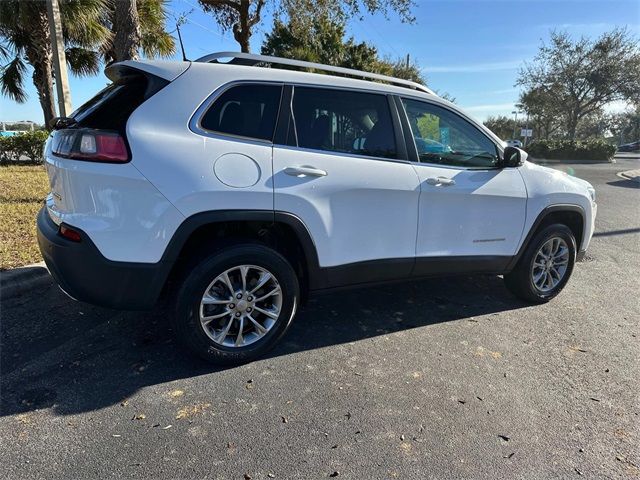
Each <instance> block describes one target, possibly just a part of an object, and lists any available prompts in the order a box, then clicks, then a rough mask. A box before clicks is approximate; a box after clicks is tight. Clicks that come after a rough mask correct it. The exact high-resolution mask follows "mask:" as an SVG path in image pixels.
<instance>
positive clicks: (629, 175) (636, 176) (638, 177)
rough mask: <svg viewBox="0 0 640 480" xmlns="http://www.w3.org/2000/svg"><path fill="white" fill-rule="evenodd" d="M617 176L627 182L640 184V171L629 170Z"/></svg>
mask: <svg viewBox="0 0 640 480" xmlns="http://www.w3.org/2000/svg"><path fill="white" fill-rule="evenodd" d="M616 175H618V177H620V178H624V179H625V180H631V181H632V182H636V183H640V170H627V171H626V172H618V173H617V174H616Z"/></svg>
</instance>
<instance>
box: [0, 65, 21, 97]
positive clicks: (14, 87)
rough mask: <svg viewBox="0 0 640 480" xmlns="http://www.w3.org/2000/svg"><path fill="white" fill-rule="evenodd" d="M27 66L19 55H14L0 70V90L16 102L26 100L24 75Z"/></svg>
mask: <svg viewBox="0 0 640 480" xmlns="http://www.w3.org/2000/svg"><path fill="white" fill-rule="evenodd" d="M26 72H27V66H26V64H25V63H24V60H23V59H22V57H21V56H19V55H18V56H16V57H15V58H14V59H13V60H12V61H11V62H9V63H8V64H7V65H6V66H4V67H2V70H0V91H1V92H2V94H3V95H4V96H6V97H9V98H10V99H11V100H14V101H16V102H18V103H24V102H26V101H27V93H26V92H25V90H24V76H25V74H26Z"/></svg>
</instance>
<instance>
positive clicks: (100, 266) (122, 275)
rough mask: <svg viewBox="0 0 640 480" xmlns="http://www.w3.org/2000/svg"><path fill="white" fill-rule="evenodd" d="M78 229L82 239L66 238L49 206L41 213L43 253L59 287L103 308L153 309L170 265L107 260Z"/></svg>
mask: <svg viewBox="0 0 640 480" xmlns="http://www.w3.org/2000/svg"><path fill="white" fill-rule="evenodd" d="M73 228H74V230H78V229H77V228H75V227H73ZM78 231H79V230H78ZM79 232H80V235H81V237H82V241H81V242H72V241H70V240H67V239H66V238H64V237H62V236H60V235H59V234H58V226H57V225H56V224H55V223H54V222H53V220H51V218H50V217H49V213H48V212H47V211H46V208H42V209H41V210H40V213H38V245H39V246H40V252H41V253H42V257H43V258H44V261H45V263H46V264H47V267H48V268H49V271H50V272H51V275H52V276H53V278H54V280H55V281H56V282H57V283H58V285H60V288H62V290H64V291H65V293H67V294H68V295H69V296H71V297H73V298H74V299H76V300H81V301H83V302H87V303H91V304H94V305H99V306H102V307H108V308H116V309H122V310H144V309H149V308H152V307H153V306H154V305H155V303H156V302H157V300H158V297H159V296H160V292H161V291H162V287H163V286H164V283H165V280H166V277H167V272H168V270H169V268H167V265H164V264H163V262H158V263H131V262H114V261H111V260H108V259H106V258H105V257H104V256H103V255H102V254H101V253H100V251H99V250H98V248H97V247H96V246H95V244H94V243H93V242H92V241H91V239H90V238H89V236H88V235H87V234H86V233H84V232H82V231H79Z"/></svg>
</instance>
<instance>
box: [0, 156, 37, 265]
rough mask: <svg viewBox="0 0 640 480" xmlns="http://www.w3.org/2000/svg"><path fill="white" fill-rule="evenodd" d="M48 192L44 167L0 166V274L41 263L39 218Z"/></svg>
mask: <svg viewBox="0 0 640 480" xmlns="http://www.w3.org/2000/svg"><path fill="white" fill-rule="evenodd" d="M48 192H49V182H48V180H47V174H46V172H45V169H44V167H43V166H42V165H4V166H0V219H1V221H0V270H6V269H9V268H15V267H19V266H21V265H28V264H30V263H35V262H39V261H41V260H42V257H41V256H40V250H38V242H37V241H36V215H37V213H38V210H40V207H42V202H43V200H44V197H45V196H46V195H47V193H48Z"/></svg>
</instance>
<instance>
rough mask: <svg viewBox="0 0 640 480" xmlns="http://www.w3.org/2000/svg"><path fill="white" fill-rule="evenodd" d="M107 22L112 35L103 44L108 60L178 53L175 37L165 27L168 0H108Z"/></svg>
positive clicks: (135, 58) (115, 60) (114, 60)
mask: <svg viewBox="0 0 640 480" xmlns="http://www.w3.org/2000/svg"><path fill="white" fill-rule="evenodd" d="M108 2H109V3H108V4H107V15H106V17H105V20H106V21H105V25H106V26H107V27H108V28H109V29H110V31H111V33H112V35H111V37H110V38H109V40H108V41H107V42H106V43H105V44H104V45H103V46H102V50H103V51H104V52H105V54H104V56H105V60H106V61H107V62H121V61H123V60H137V59H138V56H139V54H140V51H142V53H143V54H144V55H145V56H146V57H150V58H153V57H158V56H160V57H168V56H170V55H173V53H174V52H175V42H174V39H173V37H172V36H171V35H170V34H169V33H168V32H167V31H166V30H165V22H166V19H167V13H166V10H165V3H166V1H165V0H142V1H139V0H108Z"/></svg>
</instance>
